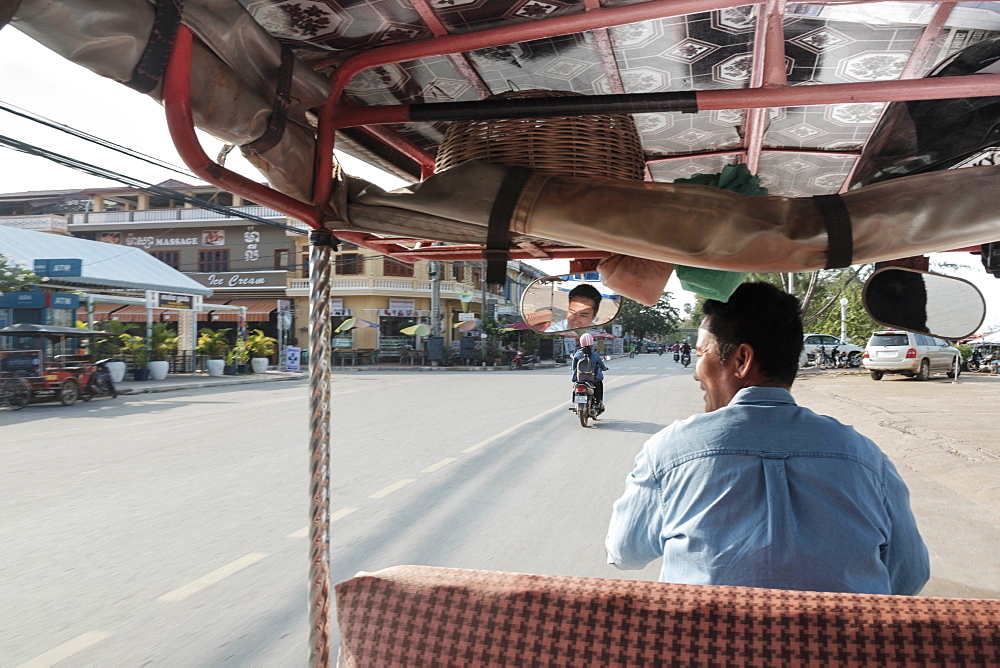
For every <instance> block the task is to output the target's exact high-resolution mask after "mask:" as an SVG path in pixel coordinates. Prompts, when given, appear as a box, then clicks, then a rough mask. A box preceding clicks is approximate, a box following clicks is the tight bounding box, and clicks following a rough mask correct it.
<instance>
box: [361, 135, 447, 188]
mask: <svg viewBox="0 0 1000 668" xmlns="http://www.w3.org/2000/svg"><path fill="white" fill-rule="evenodd" d="M361 130H362V131H363V132H364V133H366V134H369V135H371V136H372V137H375V138H376V139H378V140H379V141H380V142H382V143H384V144H387V145H388V146H391V147H392V148H394V149H396V150H397V151H399V152H400V153H402V154H403V155H405V156H406V157H407V158H410V159H411V160H413V161H414V162H416V163H417V164H418V165H420V178H421V179H426V178H427V177H428V176H430V175H431V174H433V173H434V164H435V160H434V156H432V155H431V154H430V153H428V152H427V151H425V150H424V149H422V148H420V147H419V146H417V145H416V144H414V143H413V142H411V141H410V140H409V139H407V138H406V137H404V136H402V135H401V134H399V133H398V132H396V131H395V130H393V129H392V128H386V127H382V126H379V125H363V126H361Z"/></svg>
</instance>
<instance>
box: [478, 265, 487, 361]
mask: <svg viewBox="0 0 1000 668" xmlns="http://www.w3.org/2000/svg"><path fill="white" fill-rule="evenodd" d="M487 266H488V265H487V263H486V262H483V273H482V274H481V275H480V278H481V279H482V302H481V307H480V311H481V313H480V315H481V316H482V318H481V321H482V326H483V328H484V329H485V327H486V268H487ZM486 341H487V340H486V339H484V338H483V333H482V332H480V334H479V352H480V357H481V358H482V361H483V366H486Z"/></svg>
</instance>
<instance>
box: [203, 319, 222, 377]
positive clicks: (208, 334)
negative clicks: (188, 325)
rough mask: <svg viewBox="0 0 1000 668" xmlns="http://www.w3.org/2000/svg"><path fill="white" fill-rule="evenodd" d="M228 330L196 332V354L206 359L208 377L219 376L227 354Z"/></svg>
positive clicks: (207, 329) (206, 329)
mask: <svg viewBox="0 0 1000 668" xmlns="http://www.w3.org/2000/svg"><path fill="white" fill-rule="evenodd" d="M228 334H229V330H228V329H219V330H212V329H209V328H207V327H206V328H205V329H202V330H201V331H199V332H198V353H199V354H201V355H204V356H205V357H207V358H208V360H207V361H206V362H205V368H206V369H208V375H209V376H221V375H222V373H223V368H224V367H225V365H226V354H227V353H228V352H229V337H228Z"/></svg>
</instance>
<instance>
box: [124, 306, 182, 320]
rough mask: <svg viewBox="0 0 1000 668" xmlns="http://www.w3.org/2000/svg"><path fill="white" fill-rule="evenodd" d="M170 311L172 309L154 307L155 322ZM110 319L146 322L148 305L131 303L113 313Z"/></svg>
mask: <svg viewBox="0 0 1000 668" xmlns="http://www.w3.org/2000/svg"><path fill="white" fill-rule="evenodd" d="M109 306H110V304H109ZM169 312H170V311H168V310H167V309H165V308H154V309H153V322H159V321H160V319H161V318H160V316H161V315H163V314H164V313H169ZM109 319H110V320H119V321H121V322H146V307H145V306H139V305H138V304H130V305H128V306H126V307H125V308H123V309H121V310H120V311H115V312H114V313H112V314H111V315H110V317H109Z"/></svg>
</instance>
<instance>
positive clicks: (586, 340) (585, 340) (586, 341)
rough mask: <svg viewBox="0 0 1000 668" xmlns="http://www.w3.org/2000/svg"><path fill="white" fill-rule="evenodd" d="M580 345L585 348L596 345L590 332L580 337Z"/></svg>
mask: <svg viewBox="0 0 1000 668" xmlns="http://www.w3.org/2000/svg"><path fill="white" fill-rule="evenodd" d="M580 345H581V346H583V347H587V346H592V345H594V335H593V334H591V333H590V332H587V333H586V334H584V335H583V336H581V337H580Z"/></svg>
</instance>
